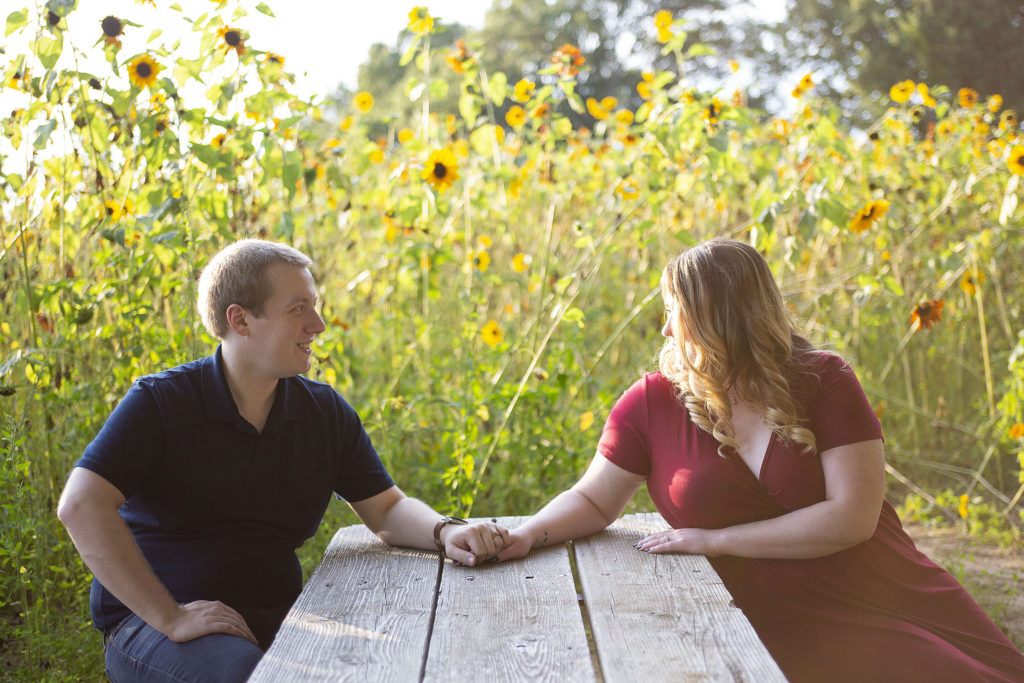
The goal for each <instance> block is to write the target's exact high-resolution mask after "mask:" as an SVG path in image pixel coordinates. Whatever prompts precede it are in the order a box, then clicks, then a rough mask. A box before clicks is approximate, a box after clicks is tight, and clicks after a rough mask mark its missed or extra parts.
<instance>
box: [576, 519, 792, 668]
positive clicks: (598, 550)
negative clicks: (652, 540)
mask: <svg viewBox="0 0 1024 683" xmlns="http://www.w3.org/2000/svg"><path fill="white" fill-rule="evenodd" d="M665 528H667V525H666V524H665V522H664V520H662V518H661V516H660V515H657V514H644V515H628V516H626V517H623V518H622V519H620V520H619V521H617V522H616V523H615V524H613V525H612V526H611V527H609V528H608V529H607V530H606V531H605V532H603V533H600V534H596V535H594V536H591V537H590V538H586V539H582V540H580V541H577V542H576V543H575V550H576V566H577V570H578V572H579V575H580V582H581V584H582V587H583V597H584V603H585V604H586V607H587V611H588V612H589V616H590V623H591V626H592V629H593V636H594V642H595V644H596V646H597V650H598V652H599V653H600V654H599V658H600V664H601V671H602V673H603V676H604V680H605V681H607V682H608V683H615V682H617V681H630V682H632V681H644V682H645V683H653V682H654V681H694V680H702V681H704V680H715V681H758V682H761V681H785V677H784V676H783V675H782V672H781V671H780V670H779V668H778V666H777V665H776V664H775V661H774V660H773V659H772V658H771V656H770V655H769V654H768V651H767V650H766V649H765V648H764V645H762V644H761V641H760V640H759V639H758V638H757V634H756V633H755V632H754V629H753V627H751V626H750V624H749V622H748V621H747V619H746V617H744V616H743V612H742V611H741V610H740V609H739V608H737V607H733V606H731V602H732V597H731V596H730V595H729V592H728V591H727V590H726V588H725V586H724V585H722V581H721V579H720V578H719V577H718V575H717V574H716V573H715V571H714V569H712V567H711V565H710V564H709V563H708V561H707V559H706V558H705V557H703V556H700V555H696V556H695V555H676V554H673V555H649V554H647V553H643V552H638V551H637V550H635V549H634V548H633V543H635V542H636V541H638V540H639V539H641V538H643V537H644V536H645V535H647V534H648V533H650V532H652V531H655V530H658V529H665Z"/></svg>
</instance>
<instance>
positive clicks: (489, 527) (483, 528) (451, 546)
mask: <svg viewBox="0 0 1024 683" xmlns="http://www.w3.org/2000/svg"><path fill="white" fill-rule="evenodd" d="M508 539H509V533H508V529H506V528H504V527H502V526H499V525H498V524H496V523H494V522H477V523H476V524H468V525H464V526H456V525H454V524H448V525H446V526H445V527H443V528H442V529H441V540H442V541H443V542H444V552H445V554H446V555H447V556H448V557H450V558H452V559H453V560H455V561H456V562H458V563H460V564H464V565H466V566H468V567H474V566H476V565H477V564H479V563H481V562H484V561H486V560H488V559H490V558H492V557H495V556H497V554H498V552H499V551H500V550H501V549H502V548H504V547H505V545H506V544H507V543H508Z"/></svg>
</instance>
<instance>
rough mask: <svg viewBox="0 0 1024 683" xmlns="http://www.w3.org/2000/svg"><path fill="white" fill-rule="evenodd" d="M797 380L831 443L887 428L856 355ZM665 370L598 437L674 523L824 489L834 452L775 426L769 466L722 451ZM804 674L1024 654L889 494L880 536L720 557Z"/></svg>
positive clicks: (911, 671) (753, 510) (769, 638)
mask: <svg viewBox="0 0 1024 683" xmlns="http://www.w3.org/2000/svg"><path fill="white" fill-rule="evenodd" d="M809 365H810V371H809V372H806V373H803V374H801V375H800V376H799V377H800V379H798V380H797V381H795V382H794V384H795V386H794V396H795V397H796V398H797V399H798V400H799V402H800V403H801V405H802V406H803V408H804V410H805V411H806V414H807V415H808V416H809V419H810V424H809V427H810V429H811V430H812V431H813V432H814V435H815V437H816V439H817V446H818V451H819V452H822V451H825V450H828V449H829V448H834V447H836V446H841V445H844V444H850V443H857V442H860V441H868V440H872V439H878V438H881V436H882V433H881V427H880V425H879V422H878V419H877V418H876V417H875V414H874V412H873V411H872V409H871V405H870V404H869V403H868V401H867V398H866V397H865V396H864V392H863V390H862V389H861V386H860V383H859V382H858V381H857V378H856V376H855V375H854V373H853V371H852V370H851V369H850V367H849V366H848V365H847V364H846V363H845V362H844V361H843V360H842V359H840V358H838V357H837V356H834V355H832V354H827V353H815V354H812V356H811V359H810V361H809ZM717 449H718V442H717V441H716V440H715V438H714V437H713V436H711V435H710V434H708V433H707V432H705V431H703V430H702V429H700V428H698V427H697V426H696V425H695V424H694V423H693V422H691V420H690V416H689V413H688V412H687V411H686V408H685V407H684V406H683V405H682V403H681V402H680V401H679V400H678V399H677V397H676V392H675V388H674V387H673V385H672V384H671V383H670V382H669V381H668V380H667V379H666V378H664V377H663V376H662V375H661V374H659V373H654V374H649V375H646V376H645V377H643V378H642V379H640V380H639V381H638V382H636V383H635V384H634V385H633V386H632V387H630V388H629V390H628V391H626V393H625V394H624V395H623V396H622V397H621V398H620V399H619V401H618V402H617V403H616V405H615V407H614V409H613V410H612V413H611V415H610V416H609V418H608V422H607V423H606V424H605V427H604V432H603V433H602V435H601V441H600V444H599V446H598V451H599V452H600V453H601V454H602V455H604V457H606V458H607V459H608V460H610V461H611V462H613V463H615V464H616V465H618V466H619V467H622V468H624V469H626V470H629V471H630V472H634V473H636V474H642V475H644V476H646V477H647V488H648V491H649V492H650V495H651V498H652V500H653V501H654V503H655V505H656V506H657V508H658V511H659V512H660V513H661V514H662V516H663V517H664V518H665V520H666V521H667V522H668V523H669V524H670V525H672V526H673V527H674V528H687V527H689V528H711V529H714V528H722V527H727V526H733V525H736V524H744V523H747V522H754V521H757V520H761V519H768V518H772V517H777V516H779V515H783V514H785V513H787V512H789V511H791V510H795V509H797V508H801V507H806V506H808V505H812V504H814V503H816V502H819V501H821V500H824V497H825V480H824V475H823V473H822V469H821V461H820V459H819V458H818V457H817V456H816V455H807V454H804V453H803V452H802V451H800V450H799V445H797V446H796V447H790V446H789V445H787V444H785V443H783V442H781V441H780V440H778V439H777V438H776V437H775V436H774V435H773V436H772V438H771V440H770V442H769V445H768V449H767V451H766V454H765V458H764V462H763V464H762V466H761V473H760V476H759V477H755V476H754V475H753V473H752V472H751V471H750V469H749V468H748V467H747V466H746V465H745V464H744V462H743V461H742V460H741V459H740V458H739V456H738V455H736V454H732V456H730V457H728V458H723V457H721V456H719V455H718V452H717ZM710 561H711V564H712V565H713V566H714V568H715V570H716V571H717V572H718V574H719V575H720V576H721V577H722V580H723V581H724V582H725V586H726V587H727V588H728V589H729V591H730V592H731V593H732V595H733V598H734V599H735V600H736V604H737V605H739V606H740V607H741V608H742V609H743V611H744V613H745V614H746V616H747V618H748V619H749V620H750V623H751V624H752V625H753V626H754V629H755V630H756V631H757V634H758V636H759V637H760V638H761V640H762V641H763V642H764V644H765V646H766V647H767V648H768V651H769V652H771V654H772V656H773V657H774V658H775V660H776V662H778V664H779V666H780V668H781V669H782V671H783V672H784V673H785V674H786V676H787V678H789V679H790V680H791V681H815V682H817V681H829V682H832V681H858V682H859V681H901V682H902V681H922V682H923V681H927V682H928V683H935V681H1018V682H1020V681H1024V654H1021V652H1020V651H1019V650H1017V649H1016V648H1015V647H1014V646H1013V644H1012V643H1010V641H1009V640H1008V639H1007V638H1006V636H1005V635H1004V634H1003V633H1002V632H1001V631H1000V630H999V628H998V627H997V626H996V625H995V624H994V623H993V622H992V621H991V620H990V619H989V618H988V616H986V614H985V613H984V612H983V611H982V610H981V608H979V607H978V605H977V604H976V603H975V602H974V600H973V599H972V598H971V597H970V596H969V595H968V594H967V592H966V591H965V590H964V589H963V587H961V586H960V584H959V583H957V581H956V579H954V578H953V577H952V576H951V575H950V574H949V573H948V572H946V571H945V570H943V569H942V568H940V567H938V566H936V565H935V564H934V563H932V562H931V561H930V560H929V559H928V558H927V557H925V556H924V555H923V554H922V553H921V552H919V551H918V550H917V548H916V547H915V546H914V542H913V541H912V540H911V539H910V537H909V536H907V534H906V533H905V532H904V531H903V527H902V526H901V524H900V521H899V518H898V517H897V515H896V512H895V510H894V509H893V508H892V506H891V505H890V504H889V503H888V501H886V502H884V503H883V505H882V510H881V514H880V515H879V519H878V527H877V529H876V530H875V534H874V536H873V537H872V538H871V539H869V540H867V541H865V542H863V543H861V544H859V545H857V546H854V547H852V548H849V549H847V550H843V551H841V552H838V553H834V554H832V555H826V556H824V557H819V558H815V559H809V560H779V559H751V558H743V557H734V556H726V555H724V556H720V557H715V558H710Z"/></svg>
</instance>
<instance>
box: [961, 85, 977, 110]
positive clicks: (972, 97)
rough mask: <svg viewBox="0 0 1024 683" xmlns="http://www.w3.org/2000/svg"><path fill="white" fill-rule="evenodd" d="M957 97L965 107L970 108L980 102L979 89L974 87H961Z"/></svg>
mask: <svg viewBox="0 0 1024 683" xmlns="http://www.w3.org/2000/svg"><path fill="white" fill-rule="evenodd" d="M956 97H957V99H958V100H959V101H960V106H961V107H963V108H964V109H970V108H971V107H973V106H974V105H976V104H977V103H978V91H977V90H975V89H974V88H960V90H959V91H958V92H957V94H956Z"/></svg>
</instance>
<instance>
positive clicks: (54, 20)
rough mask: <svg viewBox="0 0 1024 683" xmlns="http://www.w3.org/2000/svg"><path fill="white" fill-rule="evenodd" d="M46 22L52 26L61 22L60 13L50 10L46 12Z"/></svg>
mask: <svg viewBox="0 0 1024 683" xmlns="http://www.w3.org/2000/svg"><path fill="white" fill-rule="evenodd" d="M46 23H47V24H49V25H50V26H56V25H57V24H59V23H60V15H59V14H57V13H56V12H54V11H52V10H50V11H48V12H47V13H46Z"/></svg>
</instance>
